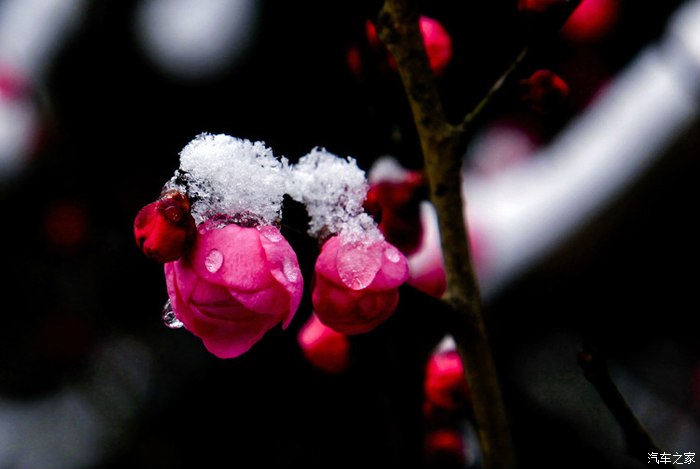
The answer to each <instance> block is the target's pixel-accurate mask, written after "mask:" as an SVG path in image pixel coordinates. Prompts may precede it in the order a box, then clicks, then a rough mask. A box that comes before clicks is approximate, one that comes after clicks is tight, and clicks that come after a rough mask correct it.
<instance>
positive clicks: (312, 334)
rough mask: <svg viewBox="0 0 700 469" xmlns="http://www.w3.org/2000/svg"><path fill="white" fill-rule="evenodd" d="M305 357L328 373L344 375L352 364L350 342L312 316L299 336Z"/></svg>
mask: <svg viewBox="0 0 700 469" xmlns="http://www.w3.org/2000/svg"><path fill="white" fill-rule="evenodd" d="M297 342H298V343H299V347H301V350H302V352H303V353H304V357H306V359H307V360H308V361H309V363H311V364H312V365H313V366H315V367H316V368H318V369H320V370H323V371H325V372H327V373H333V374H337V373H342V372H343V371H345V370H346V369H347V368H348V365H349V364H350V341H349V340H348V338H347V336H345V334H341V333H340V332H336V331H334V330H333V329H331V328H330V327H328V326H326V325H325V324H323V323H322V322H321V321H320V320H319V319H318V316H316V314H312V315H311V316H310V317H309V319H308V320H307V321H306V323H305V324H304V325H303V326H302V328H301V330H300V331H299V334H298V335H297Z"/></svg>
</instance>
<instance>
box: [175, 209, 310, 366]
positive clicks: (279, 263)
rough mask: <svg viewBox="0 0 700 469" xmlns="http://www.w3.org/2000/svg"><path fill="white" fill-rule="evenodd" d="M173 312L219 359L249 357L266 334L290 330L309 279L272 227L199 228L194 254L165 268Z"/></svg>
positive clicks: (208, 225) (286, 244)
mask: <svg viewBox="0 0 700 469" xmlns="http://www.w3.org/2000/svg"><path fill="white" fill-rule="evenodd" d="M165 279H166V284H167V287H168V296H169V297H170V301H171V306H172V309H173V312H174V313H175V315H176V316H177V319H178V320H180V321H181V322H182V323H183V324H184V327H185V328H186V329H187V330H189V331H190V332H192V333H193V334H194V335H196V336H197V337H199V338H200V339H202V341H203V342H204V346H205V347H206V348H207V350H209V351H210V352H211V353H213V354H214V355H216V356H217V357H219V358H233V357H237V356H239V355H241V354H242V353H244V352H246V351H248V350H249V349H250V348H251V347H252V346H253V345H254V344H255V343H256V342H258V341H259V340H260V339H261V338H262V337H263V336H264V335H265V333H266V332H267V331H268V330H270V329H271V328H273V327H274V326H276V325H277V324H279V323H282V327H283V328H286V327H287V326H288V325H289V322H290V321H291V320H292V317H293V316H294V313H295V312H296V310H297V307H298V306H299V302H300V301H301V296H302V291H303V278H302V275H301V271H300V270H299V264H298V261H297V257H296V254H295V253H294V250H293V249H292V247H291V246H290V245H289V243H288V242H287V241H286V239H285V238H284V237H283V236H282V234H281V233H280V231H279V230H278V229H277V228H276V227H274V226H270V225H264V226H258V227H241V226H239V225H236V224H229V225H226V226H224V227H223V228H217V227H215V226H214V224H213V223H210V222H205V223H203V224H202V225H200V226H199V228H198V236H197V238H196V240H195V243H194V245H193V247H192V250H191V251H190V252H188V253H187V254H186V255H185V256H183V257H182V258H180V259H179V260H177V261H175V262H170V263H167V264H165Z"/></svg>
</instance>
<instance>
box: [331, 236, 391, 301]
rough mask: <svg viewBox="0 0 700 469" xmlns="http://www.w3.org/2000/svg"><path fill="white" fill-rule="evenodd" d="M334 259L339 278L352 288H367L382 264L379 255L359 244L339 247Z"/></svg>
mask: <svg viewBox="0 0 700 469" xmlns="http://www.w3.org/2000/svg"><path fill="white" fill-rule="evenodd" d="M336 261H337V265H338V275H339V276H340V280H342V281H343V283H344V284H345V285H346V286H347V287H349V288H351V289H352V290H362V289H363V288H367V287H368V286H369V284H370V283H372V280H374V277H375V276H376V275H377V272H378V271H379V268H380V267H381V266H382V263H381V259H380V257H378V256H376V255H373V252H372V251H370V250H369V249H367V247H366V246H363V245H360V244H348V245H346V246H343V247H342V248H340V250H339V251H338V257H337V259H336Z"/></svg>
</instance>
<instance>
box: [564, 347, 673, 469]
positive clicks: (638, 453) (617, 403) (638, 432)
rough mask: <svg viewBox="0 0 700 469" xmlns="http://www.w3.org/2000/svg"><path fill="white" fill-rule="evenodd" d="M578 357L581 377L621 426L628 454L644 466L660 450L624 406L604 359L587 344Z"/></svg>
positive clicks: (623, 399) (624, 403)
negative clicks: (581, 371) (595, 392)
mask: <svg viewBox="0 0 700 469" xmlns="http://www.w3.org/2000/svg"><path fill="white" fill-rule="evenodd" d="M577 358H578V364H579V366H580V367H581V369H582V370H583V375H584V376H585V377H586V379H587V380H588V381H590V383H591V384H592V385H593V386H594V387H595V389H596V391H598V394H599V395H600V398H601V399H602V400H603V402H604V403H605V405H606V406H607V408H608V409H609V410H610V412H611V413H612V415H613V417H615V420H616V421H617V423H618V424H619V425H620V429H621V430H622V433H623V434H624V437H625V442H626V446H627V448H626V451H627V454H628V455H629V456H630V457H632V458H634V459H636V460H638V461H639V462H641V463H644V464H647V463H648V462H649V453H657V454H660V453H661V450H660V449H659V447H658V446H657V445H656V443H654V441H653V440H652V438H651V436H649V434H648V433H647V431H646V429H645V428H644V427H643V426H642V424H641V423H640V422H639V420H637V417H636V416H635V415H634V413H633V412H632V409H630V407H629V405H627V402H626V401H625V398H624V397H623V396H622V394H621V393H620V390H619V389H618V388H617V386H616V385H615V383H614V382H613V380H612V377H611V376H610V371H609V370H608V367H607V364H606V363H605V360H604V359H603V358H602V357H601V356H600V354H599V353H596V352H595V351H594V350H593V349H592V348H591V347H590V346H588V345H585V346H584V347H583V350H581V351H580V352H579V353H578V356H577Z"/></svg>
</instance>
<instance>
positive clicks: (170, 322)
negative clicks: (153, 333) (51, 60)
mask: <svg viewBox="0 0 700 469" xmlns="http://www.w3.org/2000/svg"><path fill="white" fill-rule="evenodd" d="M162 318H163V324H165V326H166V327H168V328H170V329H179V328H181V327H182V326H184V324H182V321H180V320H179V319H178V318H177V316H176V315H175V311H173V307H172V306H171V305H170V299H168V301H166V302H165V306H163V313H162Z"/></svg>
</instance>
